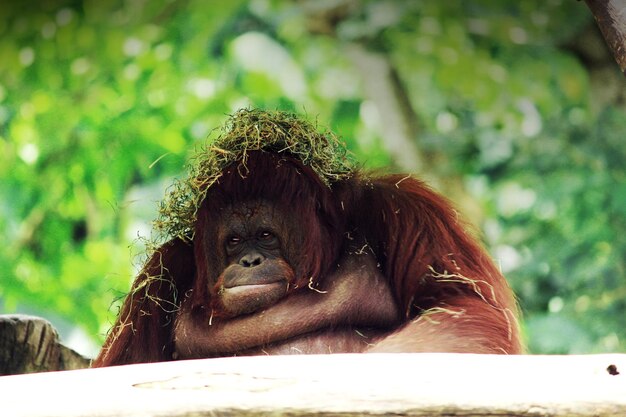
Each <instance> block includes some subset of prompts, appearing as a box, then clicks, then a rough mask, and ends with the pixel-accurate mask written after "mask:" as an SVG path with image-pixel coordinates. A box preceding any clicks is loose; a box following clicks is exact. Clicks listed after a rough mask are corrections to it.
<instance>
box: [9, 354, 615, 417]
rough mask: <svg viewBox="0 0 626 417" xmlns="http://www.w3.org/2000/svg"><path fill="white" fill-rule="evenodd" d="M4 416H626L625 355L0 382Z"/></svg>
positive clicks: (273, 359)
mask: <svg viewBox="0 0 626 417" xmlns="http://www.w3.org/2000/svg"><path fill="white" fill-rule="evenodd" d="M0 415H1V416H12V417H19V416H29V417H40V416H64V417H71V416H87V417H88V416H215V415H237V416H266V415H272V416H287V415H288V416H304V415H307V416H311V415H324V416H331V415H332V416H362V415H367V416H383V415H394V416H420V417H427V416H513V417H515V416H535V417H539V416H552V417H560V416H568V417H583V416H584V417H587V416H594V417H605V416H621V417H623V416H626V355H590V356H497V355H470V354H351V355H319V356H317V355H310V356H307V355H302V356H256V357H238V358H219V359H204V360H196V361H180V362H167V363H158V364H142V365H129V366H119V367H111V368H101V369H83V370H75V371H63V372H48V373H40V374H30V375H16V376H6V377H0Z"/></svg>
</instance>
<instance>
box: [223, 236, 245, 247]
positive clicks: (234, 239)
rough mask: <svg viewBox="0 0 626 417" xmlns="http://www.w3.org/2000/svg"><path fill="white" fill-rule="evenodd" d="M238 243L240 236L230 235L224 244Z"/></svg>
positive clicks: (235, 244)
mask: <svg viewBox="0 0 626 417" xmlns="http://www.w3.org/2000/svg"><path fill="white" fill-rule="evenodd" d="M240 243H241V238H240V237H239V236H231V237H229V238H228V239H227V240H226V244H227V245H228V246H229V247H234V246H237V245H238V244H240Z"/></svg>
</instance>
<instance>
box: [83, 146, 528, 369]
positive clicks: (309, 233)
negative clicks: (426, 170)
mask: <svg viewBox="0 0 626 417" xmlns="http://www.w3.org/2000/svg"><path fill="white" fill-rule="evenodd" d="M248 156H249V157H248V159H247V161H245V164H242V165H239V166H233V167H231V168H229V169H227V170H226V171H225V173H224V175H223V176H222V177H221V178H220V180H219V184H218V185H217V186H213V187H211V189H209V191H208V193H207V198H206V199H205V202H204V203H203V205H202V207H201V209H200V210H199V213H198V220H197V223H196V230H195V232H196V234H195V238H194V244H193V248H192V247H191V246H189V245H187V244H185V243H184V242H182V241H180V240H174V241H172V242H170V243H168V244H166V245H164V246H163V247H162V248H160V250H159V251H157V252H156V253H155V255H154V256H153V257H152V259H151V260H150V261H149V262H148V263H147V264H146V266H145V267H144V271H143V272H142V273H141V274H140V275H139V276H138V277H137V280H136V281H135V283H134V284H133V291H132V292H131V294H130V295H129V296H128V297H127V299H126V300H125V303H124V306H123V308H122V311H121V313H120V317H119V318H118V321H117V323H116V324H115V326H114V327H113V329H112V331H111V332H110V334H109V335H108V338H107V340H106V342H105V344H104V347H103V349H102V351H101V352H100V354H99V356H98V358H96V360H95V361H94V366H107V365H115V364H123V363H132V362H150V361H160V360H171V359H172V353H173V350H172V349H173V348H172V321H173V316H174V315H175V314H177V313H176V312H173V311H168V310H173V309H169V308H168V306H180V303H181V296H180V295H181V294H185V293H187V294H189V293H191V304H187V302H186V303H185V305H191V307H185V308H190V309H193V308H199V309H203V308H206V306H209V305H211V296H212V294H210V288H211V287H213V286H214V285H215V283H216V282H217V280H218V277H219V274H220V273H221V272H222V271H223V270H224V268H225V267H226V265H224V261H223V259H224V256H223V254H222V253H221V251H222V250H223V249H222V248H220V247H219V245H217V246H216V244H215V243H216V242H215V240H216V239H215V238H214V236H215V233H216V230H217V229H216V228H217V224H218V221H219V217H220V215H219V213H220V210H221V209H222V208H224V207H225V206H227V205H229V204H233V203H235V204H237V203H239V202H244V201H249V200H255V199H264V200H267V201H270V202H272V203H274V204H275V205H276V206H277V207H287V208H289V213H287V215H286V221H287V225H286V227H287V229H288V230H298V228H302V230H304V231H305V233H304V234H303V236H304V238H303V239H302V240H294V241H291V242H289V244H288V245H286V246H287V253H286V254H285V258H286V261H287V262H288V263H289V264H290V265H291V266H292V267H293V269H294V271H295V279H294V282H293V285H291V286H290V291H291V292H294V291H296V292H297V290H298V289H301V288H305V287H307V286H308V285H309V284H310V283H309V280H310V279H311V278H313V281H314V282H313V284H315V281H321V280H323V279H324V277H327V276H329V275H332V274H331V272H332V270H333V269H334V268H335V267H336V265H337V262H338V259H339V257H340V255H341V254H342V253H343V251H344V250H345V247H346V245H347V243H349V241H350V239H351V238H355V237H356V238H358V239H361V240H364V241H366V242H367V244H368V245H369V247H370V248H371V250H373V253H374V254H375V256H376V259H377V260H378V262H379V263H380V268H381V271H382V273H383V275H384V277H386V279H387V280H388V282H389V286H390V287H391V290H392V292H393V295H394V297H395V303H396V304H397V308H399V309H400V311H401V312H403V316H404V320H403V323H402V324H400V325H399V326H396V327H395V328H393V329H391V330H390V331H389V332H388V333H387V334H384V335H382V336H381V337H380V338H379V339H378V343H377V344H376V345H375V346H373V347H372V348H371V349H370V351H387V352H393V351H403V352H413V351H442V352H476V353H503V352H504V353H520V351H521V347H520V341H519V336H518V328H517V322H516V315H517V313H516V312H517V310H516V303H515V300H514V297H513V294H512V292H511V291H510V289H509V287H508V285H507V283H506V281H505V279H504V278H503V276H502V275H501V273H500V272H499V270H498V269H497V268H496V266H495V265H494V263H493V261H492V260H491V258H490V256H489V255H488V254H487V253H486V252H485V250H484V249H483V248H482V247H481V246H480V245H479V243H477V241H476V239H475V238H473V237H472V236H470V235H469V234H468V233H467V232H466V228H465V226H464V225H463V224H462V222H461V221H460V220H459V215H458V213H457V212H456V211H455V210H454V209H453V208H452V206H451V205H450V204H449V203H448V202H447V201H446V200H445V199H444V198H443V197H441V196H440V195H438V194H436V193H434V192H433V191H431V190H430V189H429V188H428V187H426V186H425V185H424V184H423V183H422V182H420V181H418V180H415V179H413V178H411V177H408V176H403V175H390V176H380V177H374V178H372V177H368V176H367V175H364V174H356V175H355V176H354V177H353V178H350V179H348V180H342V181H340V182H337V183H334V184H332V187H330V188H329V187H328V186H326V185H325V184H323V183H322V182H321V181H320V179H319V178H318V177H317V175H316V174H315V173H314V172H313V171H312V170H311V169H310V168H309V167H307V166H304V165H303V164H302V163H301V162H299V161H297V160H296V159H294V158H290V157H286V156H278V155H276V154H271V153H266V152H262V151H257V152H251V153H249V154H248ZM294 239H295V238H294ZM161 258H162V262H161ZM161 265H163V266H164V268H163V269H162V268H161ZM194 265H195V266H194ZM159 275H162V278H163V280H162V281H157V282H150V285H148V286H147V287H145V288H142V289H140V290H137V288H141V287H142V285H144V284H146V283H147V282H148V281H149V279H148V277H149V276H159ZM289 297H290V296H289V295H288V296H287V298H289ZM155 299H162V300H166V301H167V303H168V304H167V305H166V306H163V305H162V303H157V302H155ZM184 313H185V314H187V313H189V311H185V312H184ZM178 314H180V313H178ZM302 314H306V312H302Z"/></svg>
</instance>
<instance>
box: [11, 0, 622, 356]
mask: <svg viewBox="0 0 626 417" xmlns="http://www.w3.org/2000/svg"><path fill="white" fill-rule="evenodd" d="M301 3H303V2H294V1H288V0H251V1H243V0H240V1H235V0H231V1H209V2H207V1H200V0H169V1H168V0H156V1H150V2H144V1H139V0H127V1H121V0H120V1H97V0H89V1H87V0H86V1H77V0H67V1H63V0H58V1H52V0H49V1H42V2H36V3H35V2H23V1H18V0H9V1H5V2H3V5H2V6H1V7H0V195H1V199H0V230H1V231H2V237H3V242H4V244H3V245H2V247H1V248H0V311H1V312H5V313H8V312H15V311H26V312H34V313H37V314H39V315H42V316H44V317H48V318H52V319H53V320H54V321H55V323H56V324H58V325H59V326H60V327H62V328H63V327H64V325H63V324H62V323H69V324H70V327H72V326H76V327H78V328H80V329H82V331H83V333H84V334H86V335H88V337H89V338H90V339H91V340H92V349H91V353H93V346H97V344H99V343H100V342H101V341H102V339H103V336H104V334H105V332H106V330H107V329H108V327H109V325H110V323H111V320H112V318H113V317H114V315H115V313H116V312H117V306H118V302H119V297H120V296H121V295H123V294H124V293H125V292H126V291H127V290H128V288H129V284H130V281H131V279H132V276H133V274H134V272H135V264H134V263H133V259H134V255H136V254H137V253H140V252H141V248H140V247H138V246H137V245H135V244H134V243H133V242H134V239H135V238H136V237H137V235H138V234H141V235H146V234H149V233H150V225H149V222H150V220H152V219H153V218H154V216H155V214H156V204H157V203H156V202H158V201H159V200H160V199H161V198H162V196H163V193H164V190H165V187H166V186H167V184H169V183H170V182H171V180H172V178H173V177H175V176H181V175H184V165H185V161H186V158H187V157H188V155H189V153H190V151H192V150H193V149H194V147H195V146H196V144H198V143H200V142H202V141H203V140H205V138H206V137H207V135H208V134H209V133H210V131H211V130H212V129H214V128H216V127H218V126H220V125H221V124H222V122H223V121H224V120H225V119H226V117H227V114H230V113H232V112H234V111H235V110H237V109H239V108H242V107H260V108H267V109H283V110H291V111H295V112H299V113H301V114H306V115H308V117H310V118H311V119H312V120H317V121H318V122H319V123H320V124H321V125H323V126H327V127H328V128H330V129H332V130H333V131H335V132H337V133H338V134H339V135H340V136H341V137H342V138H343V140H344V141H345V142H346V144H347V145H348V147H349V148H350V150H351V151H352V152H353V153H354V154H355V156H356V158H357V159H358V160H360V161H361V162H362V163H363V164H364V165H365V166H366V167H370V168H382V169H393V168H394V164H395V161H394V160H393V158H392V157H391V156H390V155H389V154H388V153H387V152H386V150H385V146H384V145H385V144H384V143H383V140H382V137H381V134H380V132H381V128H384V121H377V120H376V117H375V114H374V115H373V113H372V105H371V101H370V100H369V99H368V98H367V96H366V94H365V93H364V91H365V90H366V88H364V86H363V85H362V83H361V81H360V79H359V77H358V75H357V72H355V69H354V68H353V66H352V63H351V61H350V60H349V59H347V57H346V54H345V53H344V49H343V47H344V46H345V45H346V44H347V43H350V42H362V43H364V44H366V45H367V47H368V48H369V49H374V50H379V51H385V52H386V53H387V54H388V56H389V58H390V62H391V63H392V64H393V65H394V66H395V68H396V69H397V71H398V75H399V77H400V79H401V82H402V84H403V85H404V87H405V89H406V91H407V93H408V95H409V98H410V101H411V104H412V106H413V108H414V109H415V112H416V114H417V116H418V120H419V122H420V135H419V136H420V137H419V138H415V140H416V143H418V144H419V145H418V146H419V147H420V149H422V150H424V151H427V152H428V153H429V154H430V155H439V156H445V158H442V159H441V160H440V159H437V161H440V162H438V163H437V164H435V165H434V167H433V171H434V172H428V173H427V175H428V177H429V178H437V179H439V180H441V181H442V182H443V183H445V182H446V181H457V182H458V183H459V184H461V188H462V189H463V190H464V193H467V195H461V193H459V195H449V197H450V198H451V199H453V200H457V201H458V202H459V205H460V206H461V207H460V208H461V211H463V212H465V213H466V214H468V216H469V217H471V218H472V219H471V220H473V222H474V223H475V224H477V226H479V227H480V228H481V229H482V230H483V232H484V236H485V241H486V243H487V245H488V246H489V248H490V249H491V251H492V253H493V255H494V257H495V258H496V259H497V260H498V261H500V263H501V265H502V268H503V270H504V272H505V273H506V275H507V276H508V278H509V279H510V282H511V284H512V285H513V287H514V289H515V290H516V292H517V293H518V295H519V297H520V303H521V306H522V308H523V312H524V317H525V322H524V329H525V332H526V337H527V342H528V346H529V349H530V351H532V352H536V353H581V352H607V351H620V350H621V351H623V350H624V349H625V348H626V281H625V260H626V237H625V236H626V233H625V232H626V178H625V177H626V168H624V166H625V163H626V147H624V145H623V143H621V142H623V141H622V138H623V137H625V136H626V115H625V114H624V103H625V100H624V99H625V98H626V93H624V87H625V84H624V80H623V79H622V78H620V74H619V73H618V69H617V66H616V65H615V64H614V63H613V62H612V60H611V57H610V56H608V54H607V52H606V50H605V47H604V44H603V43H602V41H601V39H600V37H599V35H598V32H597V30H596V29H595V26H594V22H593V19H592V17H591V15H590V13H589V11H588V10H587V9H586V8H585V6H584V2H574V1H560V0H550V1H545V0H529V1H524V2H519V1H512V0H494V1H488V0H483V1H479V0H475V1H474V0H471V1H462V2H461V1H459V2H424V1H410V0H407V1H401V0H398V1H393V0H387V1H382V0H380V1H363V2H361V3H362V4H361V6H360V7H358V8H357V9H355V10H352V11H351V12H350V13H349V14H348V16H347V17H346V18H345V19H344V20H343V21H342V23H341V24H340V25H339V26H338V27H337V28H336V30H335V31H334V32H333V33H330V34H326V35H324V34H319V33H315V32H316V31H314V30H312V27H311V22H310V19H307V17H306V13H305V12H306V7H304V6H303V4H301ZM304 3H306V2H304ZM35 4H36V5H35ZM317 32H319V31H317ZM396 168H397V167H396ZM418 174H421V173H418ZM468 195H469V197H470V200H469V201H471V203H467V201H468V200H467V196H468ZM466 204H467V205H466ZM136 262H140V261H136Z"/></svg>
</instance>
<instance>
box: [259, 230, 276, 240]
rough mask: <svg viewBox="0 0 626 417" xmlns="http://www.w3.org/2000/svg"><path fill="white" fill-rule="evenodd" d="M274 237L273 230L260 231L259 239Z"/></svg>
mask: <svg viewBox="0 0 626 417" xmlns="http://www.w3.org/2000/svg"><path fill="white" fill-rule="evenodd" d="M273 237H274V235H273V234H272V232H268V231H267V230H263V231H262V232H261V233H259V239H261V240H269V239H272V238H273Z"/></svg>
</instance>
